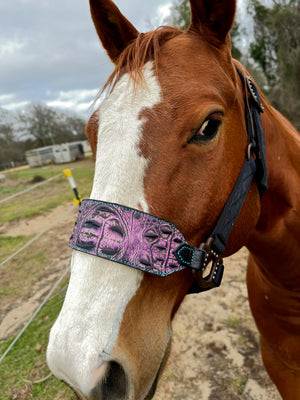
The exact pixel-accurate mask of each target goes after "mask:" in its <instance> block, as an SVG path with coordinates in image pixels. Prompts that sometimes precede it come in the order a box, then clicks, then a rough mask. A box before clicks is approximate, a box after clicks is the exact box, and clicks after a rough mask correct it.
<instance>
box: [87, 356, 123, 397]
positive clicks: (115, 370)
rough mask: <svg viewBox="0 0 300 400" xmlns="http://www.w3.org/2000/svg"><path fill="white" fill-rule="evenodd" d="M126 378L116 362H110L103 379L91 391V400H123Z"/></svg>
mask: <svg viewBox="0 0 300 400" xmlns="http://www.w3.org/2000/svg"><path fill="white" fill-rule="evenodd" d="M126 395H127V378H126V374H125V371H124V369H123V367H122V366H121V365H120V364H119V363H117V362H116V361H110V362H109V365H108V368H107V372H106V374H105V377H104V378H103V379H102V380H101V382H99V383H98V385H97V386H96V387H95V388H94V389H93V390H92V391H91V395H90V398H91V399H92V400H125V399H126Z"/></svg>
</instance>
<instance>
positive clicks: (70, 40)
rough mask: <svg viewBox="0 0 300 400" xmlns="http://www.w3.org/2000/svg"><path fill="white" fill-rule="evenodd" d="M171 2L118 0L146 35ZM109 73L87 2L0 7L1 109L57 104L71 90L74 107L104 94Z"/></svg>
mask: <svg viewBox="0 0 300 400" xmlns="http://www.w3.org/2000/svg"><path fill="white" fill-rule="evenodd" d="M169 2H170V1H168V0H152V1H151V2H148V1H140V0H116V4H117V6H118V7H119V8H120V9H121V11H122V12H123V13H124V14H125V15H126V17H127V18H128V19H129V20H130V21H131V22H132V23H133V24H134V25H135V26H136V27H137V29H139V30H148V29H149V24H150V22H149V21H152V25H153V24H154V25H155V24H157V25H158V24H159V18H158V17H157V13H158V7H159V6H161V5H164V4H167V3H169ZM111 69H112V64H111V62H110V61H109V59H108V57H107V56H106V54H105V52H104V50H103V49H102V47H101V44H100V42H99V40H98V37H97V35H96V33H95V31H94V27H93V24H92V21H91V18H90V12H89V2H88V0H63V1H61V0H60V1H59V0H15V1H14V2H11V1H2V2H0V107H3V106H7V107H8V108H11V109H12V108H14V105H15V104H16V103H20V104H24V103H25V102H31V101H43V102H48V103H51V102H52V104H53V102H54V101H55V100H58V99H63V98H64V97H65V98H66V97H68V96H64V95H63V94H62V93H61V92H64V93H65V92H71V91H72V93H73V95H74V106H76V102H78V101H79V102H80V98H81V99H82V96H80V93H79V92H80V91H85V93H87V91H90V93H93V91H94V90H95V89H100V87H101V86H102V85H103V83H104V82H105V80H106V78H107V77H108V74H109V72H110V71H111ZM76 94H77V95H78V98H77V100H76V99H75V97H76ZM91 96H92V95H91ZM90 100H92V97H91V99H90ZM85 101H86V102H87V99H86V98H85Z"/></svg>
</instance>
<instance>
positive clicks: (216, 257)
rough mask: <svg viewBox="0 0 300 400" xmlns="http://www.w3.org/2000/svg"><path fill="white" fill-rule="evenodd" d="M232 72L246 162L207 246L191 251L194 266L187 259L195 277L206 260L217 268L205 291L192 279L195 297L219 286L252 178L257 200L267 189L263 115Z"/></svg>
mask: <svg viewBox="0 0 300 400" xmlns="http://www.w3.org/2000/svg"><path fill="white" fill-rule="evenodd" d="M236 69H237V72H238V74H239V77H240V79H241V81H242V83H243V86H244V87H246V88H247V89H246V93H245V114H246V127H247V135H248V151H246V153H247V155H246V160H245V162H244V164H243V167H242V169H241V172H240V174H239V176H238V179H237V181H236V183H235V185H234V188H233V190H232V193H231V195H230V196H229V199H228V200H227V202H226V204H225V206H224V209H223V211H222V213H221V216H220V217H219V219H218V222H217V224H216V226H215V229H214V230H213V232H212V234H211V239H210V240H209V245H208V244H207V243H203V244H202V245H201V248H202V249H200V251H201V253H199V249H196V248H194V254H198V253H199V254H201V257H198V258H197V257H196V258H195V259H194V262H191V261H192V258H191V259H190V265H189V266H190V267H191V268H193V270H194V274H195V273H196V272H195V271H196V270H198V271H201V273H203V271H204V270H205V268H206V266H207V260H209V259H211V260H212V261H213V262H216V261H217V263H218V264H217V265H219V266H220V269H219V272H218V274H217V275H216V273H215V275H214V279H212V280H211V281H212V284H211V286H210V287H206V285H203V287H201V282H203V278H202V280H201V279H198V280H197V279H195V281H194V283H193V285H192V287H191V288H190V291H189V293H199V292H202V291H204V290H208V289H211V288H213V287H217V286H219V285H220V283H221V279H222V275H223V268H224V267H223V263H222V259H221V255H222V254H223V253H224V252H225V250H226V245H227V242H228V239H229V236H230V234H231V231H232V229H233V227H234V224H235V222H236V220H237V218H238V216H239V214H240V211H241V209H242V206H243V204H244V202H245V199H246V197H247V194H248V191H249V188H250V185H251V182H252V180H253V179H254V178H255V180H256V183H257V187H258V190H259V194H260V196H262V194H263V192H264V191H265V190H267V188H268V171H267V163H266V145H265V137H264V131H263V127H262V122H261V117H260V113H261V112H263V106H262V103H261V98H260V95H259V92H258V90H257V88H256V86H255V85H254V83H253V82H252V80H251V78H250V77H249V76H248V77H246V78H245V77H244V75H243V73H242V72H241V71H240V70H239V69H238V68H237V67H236ZM196 250H197V252H196ZM203 251H204V253H203ZM203 254H204V256H203ZM196 261H197V263H196ZM195 264H197V265H195ZM213 265H214V264H213ZM204 279H206V278H204ZM199 282H200V284H199Z"/></svg>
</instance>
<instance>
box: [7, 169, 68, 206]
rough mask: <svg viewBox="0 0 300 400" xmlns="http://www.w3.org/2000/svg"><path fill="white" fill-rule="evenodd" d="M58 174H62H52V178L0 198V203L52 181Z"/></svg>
mask: <svg viewBox="0 0 300 400" xmlns="http://www.w3.org/2000/svg"><path fill="white" fill-rule="evenodd" d="M59 176H62V174H57V175H56V176H53V177H52V178H49V179H47V180H45V181H42V182H39V183H37V184H36V185H32V186H30V187H29V188H27V189H25V190H22V191H21V192H18V193H15V194H12V195H11V196H9V197H5V198H4V199H1V200H0V204H1V203H4V202H5V201H8V200H11V199H13V198H15V197H17V196H21V195H22V194H24V193H27V192H29V191H30V190H33V189H36V188H37V187H39V186H42V185H45V184H46V183H49V182H51V181H53V180H54V179H56V178H58V177H59Z"/></svg>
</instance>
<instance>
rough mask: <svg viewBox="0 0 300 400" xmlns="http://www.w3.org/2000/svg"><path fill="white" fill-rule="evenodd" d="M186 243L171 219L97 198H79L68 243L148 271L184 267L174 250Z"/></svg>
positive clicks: (159, 272)
mask: <svg viewBox="0 0 300 400" xmlns="http://www.w3.org/2000/svg"><path fill="white" fill-rule="evenodd" d="M183 243H186V241H185V239H184V237H183V236H182V235H181V233H180V232H179V230H178V229H177V228H176V226H175V225H174V224H172V223H171V222H167V221H164V220H161V219H159V218H157V217H154V216H152V215H149V214H146V213H143V212H141V211H138V210H135V209H132V208H127V207H124V206H120V205H118V204H112V203H106V202H103V201H97V200H83V202H82V204H81V207H80V210H79V216H78V219H77V222H76V223H75V228H74V231H73V234H72V236H71V239H70V243H69V245H70V246H71V247H72V248H73V249H75V250H80V251H83V252H84V253H88V254H92V255H95V256H98V257H102V258H107V259H109V260H112V261H116V262H119V263H122V264H126V265H128V266H130V267H134V268H138V269H140V270H142V271H146V272H150V273H152V274H156V275H160V276H167V275H169V274H172V273H173V272H177V271H180V270H182V269H184V266H182V265H181V264H180V263H179V262H178V260H177V257H176V255H175V250H176V249H178V247H179V246H182V244H183Z"/></svg>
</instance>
